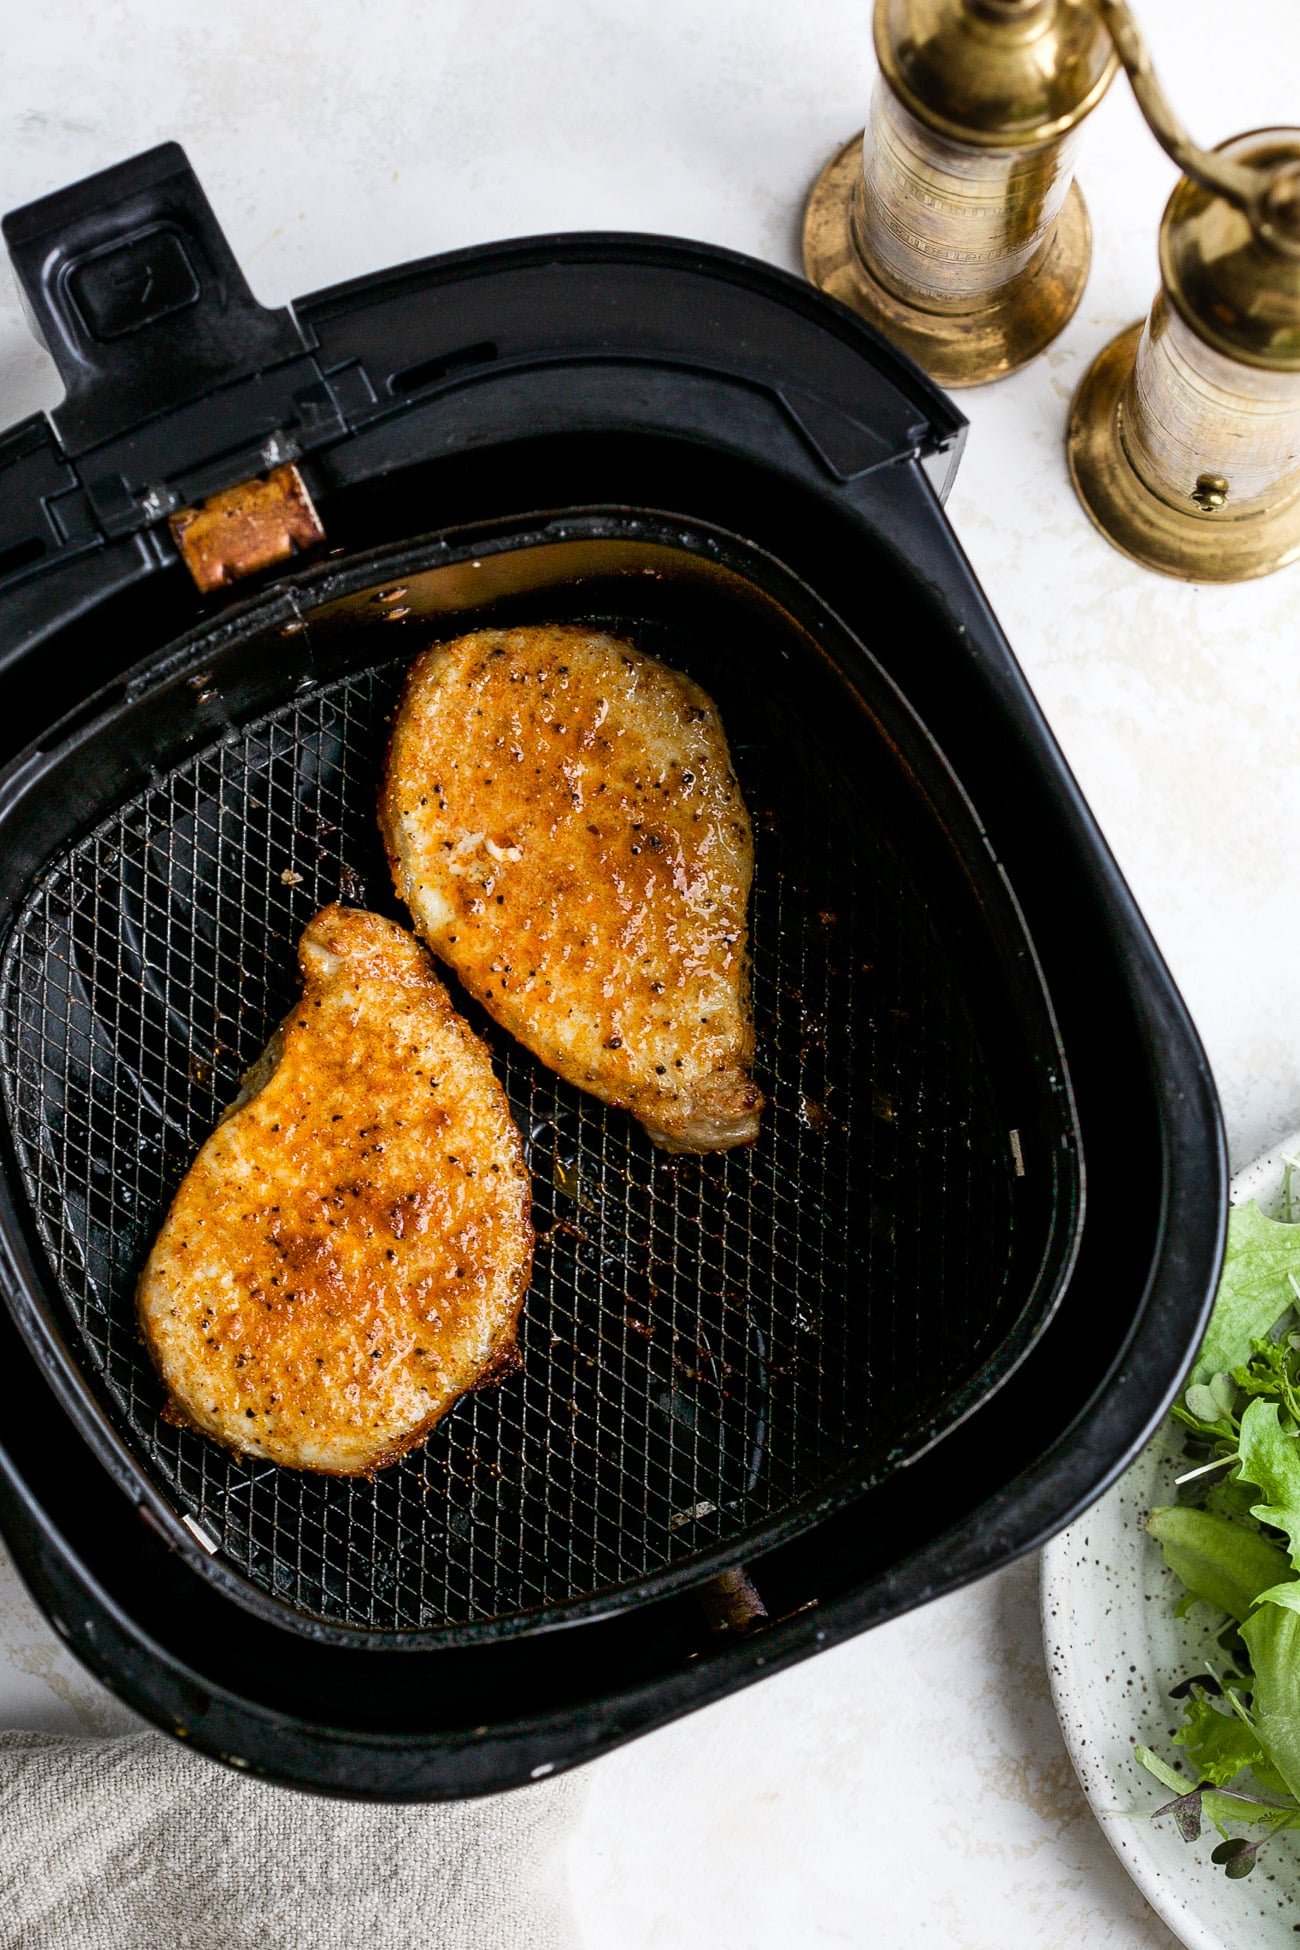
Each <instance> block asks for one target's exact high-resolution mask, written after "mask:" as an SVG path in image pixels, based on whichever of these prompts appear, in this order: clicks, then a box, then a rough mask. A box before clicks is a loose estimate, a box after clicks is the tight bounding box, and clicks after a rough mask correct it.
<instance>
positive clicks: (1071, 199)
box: [803, 0, 1117, 386]
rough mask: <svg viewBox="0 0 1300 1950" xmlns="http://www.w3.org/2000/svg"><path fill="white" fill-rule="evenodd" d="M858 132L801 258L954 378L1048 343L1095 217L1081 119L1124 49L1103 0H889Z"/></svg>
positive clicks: (834, 165)
mask: <svg viewBox="0 0 1300 1950" xmlns="http://www.w3.org/2000/svg"><path fill="white" fill-rule="evenodd" d="M875 42H876V54H877V57H878V59H879V63H880V76H879V79H878V80H877V83H876V87H875V91H874V93H873V95H872V100H871V109H870V117H869V120H868V124H867V128H866V130H865V132H864V133H863V135H862V136H861V137H855V138H854V140H853V141H852V142H850V143H847V144H846V145H845V147H844V148H843V149H841V150H840V152H839V154H838V155H836V156H835V157H833V158H832V160H831V161H830V163H828V164H827V166H826V168H825V169H824V170H823V171H822V174H821V176H820V177H819V178H818V181H817V183H816V185H815V187H814V189H813V192H812V195H811V197H810V198H809V202H808V208H807V212H806V214H805V219H804V236H803V252H804V269H805V271H806V273H807V275H808V277H809V278H810V279H811V281H812V282H813V283H814V284H816V285H819V286H820V287H821V288H822V290H823V291H829V292H830V293H831V295H832V296H833V297H836V298H839V299H840V300H842V302H843V303H845V304H847V305H849V306H850V307H851V308H852V309H853V310H854V311H856V312H858V313H859V314H860V315H861V316H862V317H864V318H866V319H868V320H869V321H870V322H871V323H872V324H873V325H876V326H878V327H879V329H880V330H881V331H882V332H884V334H885V335H886V337H887V338H889V339H892V340H893V342H894V343H895V344H896V345H898V346H900V347H901V348H902V350H903V351H904V352H907V353H910V354H911V356H912V357H913V358H914V359H915V360H916V362H917V364H918V365H920V366H923V367H924V369H925V370H926V371H927V372H928V373H930V374H931V376H932V377H933V378H935V379H937V380H938V381H939V382H940V384H941V385H945V386H971V385H975V384H976V383H977V382H979V381H980V380H985V379H996V378H997V377H999V376H1000V375H1001V374H1002V373H1007V372H1012V371H1014V370H1015V368H1016V367H1017V366H1021V365H1024V363H1025V362H1026V360H1028V359H1032V358H1033V357H1034V355H1035V353H1038V352H1041V351H1042V350H1043V348H1044V346H1046V345H1049V344H1050V343H1051V341H1052V340H1053V339H1054V338H1055V337H1056V335H1057V333H1058V332H1059V331H1060V330H1061V329H1062V327H1063V326H1064V325H1065V324H1066V323H1067V321H1068V320H1069V318H1070V317H1071V315H1072V313H1073V312H1074V309H1075V306H1076V305H1077V304H1078V302H1079V299H1080V297H1081V296H1082V293H1083V287H1084V284H1085V282H1086V280H1087V276H1088V265H1089V262H1090V260H1091V256H1092V231H1091V227H1090V225H1089V222H1088V213H1087V210H1086V209H1085V207H1084V202H1083V198H1082V196H1081V195H1080V193H1079V189H1078V186H1077V184H1076V183H1075V182H1074V161H1075V150H1076V146H1077V141H1078V134H1079V129H1080V125H1081V123H1082V122H1083V120H1084V118H1085V116H1086V115H1088V114H1089V112H1090V111H1091V110H1092V109H1093V108H1095V107H1096V105H1097V103H1098V102H1099V101H1100V100H1101V98H1102V96H1103V95H1104V94H1105V92H1106V89H1107V88H1108V87H1109V85H1110V82H1111V79H1112V77H1113V75H1114V73H1115V69H1116V65H1117V61H1116V53H1115V48H1114V45H1113V42H1112V40H1111V36H1110V34H1109V33H1108V32H1107V30H1106V27H1105V25H1104V23H1103V21H1102V18H1101V15H1100V14H1099V12H1098V10H1097V7H1096V5H1095V4H1094V0H876V8H875Z"/></svg>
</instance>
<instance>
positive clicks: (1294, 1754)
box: [1241, 1603, 1300, 1801]
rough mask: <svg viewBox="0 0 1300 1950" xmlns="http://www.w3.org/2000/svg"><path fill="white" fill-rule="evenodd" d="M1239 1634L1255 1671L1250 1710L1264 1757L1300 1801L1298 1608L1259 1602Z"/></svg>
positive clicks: (1299, 1646)
mask: <svg viewBox="0 0 1300 1950" xmlns="http://www.w3.org/2000/svg"><path fill="white" fill-rule="evenodd" d="M1241 1636H1242V1638H1243V1639H1244V1640H1245V1641H1246V1648H1247V1650H1248V1651H1249V1653H1250V1663H1251V1666H1252V1668H1253V1673H1254V1684H1253V1686H1252V1689H1251V1712H1252V1716H1253V1718H1254V1721H1255V1724H1256V1726H1257V1727H1258V1729H1259V1734H1260V1738H1261V1739H1262V1741H1263V1742H1264V1745H1265V1748H1266V1750H1267V1752H1268V1756H1269V1759H1270V1760H1271V1761H1272V1763H1273V1765H1274V1767H1275V1768H1276V1769H1277V1771H1278V1773H1279V1774H1280V1775H1281V1776H1282V1779H1283V1780H1284V1781H1285V1782H1286V1785H1287V1787H1288V1789H1289V1790H1290V1792H1291V1794H1292V1795H1294V1796H1295V1798H1296V1799H1297V1801H1300V1610H1293V1609H1292V1607H1291V1606H1290V1605H1289V1604H1287V1605H1279V1604H1276V1603H1273V1604H1265V1605H1260V1607H1259V1609H1258V1610H1257V1611H1256V1612H1255V1613H1254V1615H1253V1617H1251V1618H1248V1619H1247V1621H1246V1623H1245V1624H1244V1625H1243V1626H1242V1628H1241Z"/></svg>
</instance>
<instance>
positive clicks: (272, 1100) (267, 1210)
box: [139, 907, 533, 1476]
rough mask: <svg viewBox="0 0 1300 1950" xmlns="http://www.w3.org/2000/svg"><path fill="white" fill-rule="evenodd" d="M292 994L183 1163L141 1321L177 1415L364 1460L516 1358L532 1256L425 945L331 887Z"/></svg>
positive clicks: (489, 1117)
mask: <svg viewBox="0 0 1300 1950" xmlns="http://www.w3.org/2000/svg"><path fill="white" fill-rule="evenodd" d="M298 959H299V962H300V964H301V967H302V975H303V992H302V999H301V1001H300V1002H299V1003H298V1004H297V1006H296V1007H295V1008H294V1009H292V1010H291V1011H290V1013H289V1015H288V1016H287V1017H286V1019H285V1021H284V1023H283V1025H282V1026H281V1028H280V1029H279V1030H278V1031H277V1033H276V1035H275V1036H274V1037H273V1038H272V1041H271V1043H270V1045H269V1046H268V1049H267V1050H266V1052H265V1054H264V1056H263V1057H262V1059H261V1060H260V1061H259V1063H258V1064H256V1065H255V1066H254V1068H253V1070H251V1071H250V1072H249V1075H248V1077H247V1078H246V1080H245V1086H244V1091H243V1093H242V1094H241V1097H240V1098H239V1100H238V1101H237V1103H236V1104H235V1105H234V1107H233V1108H232V1109H231V1110H230V1111H229V1112H227V1114H226V1116H225V1118H224V1119H223V1120H222V1122H221V1123H220V1124H219V1125H218V1126H217V1128H216V1130H215V1131H214V1132H213V1133H212V1136H211V1137H210V1138H209V1139H208V1140H207V1142H206V1144H205V1145H204V1146H203V1149H202V1150H201V1151H200V1152H199V1155H198V1157H197V1158H196V1159H195V1160H194V1163H193V1164H192V1165H191V1166H190V1169H189V1171H188V1173H187V1174H186V1177H185V1179H184V1180H183V1182H182V1184H181V1187H180V1190H179V1191H178V1192H177V1194H176V1197H175V1198H174V1199H173V1201H172V1206H171V1210H170V1211H169V1212H168V1214H167V1217H166V1220H165V1221H164V1223H163V1228H162V1231H161V1232H160V1233H159V1235H158V1239H157V1241H156V1243H155V1245H154V1248H153V1251H152V1252H151V1253H150V1255H149V1261H148V1264H147V1265H146V1267H145V1269H144V1273H143V1275H142V1277H141V1280H140V1288H139V1312H140V1322H141V1325H142V1327H143V1330H144V1336H145V1340H146V1341H147V1343H148V1345H149V1348H150V1351H151V1352H152V1354H153V1357H154V1359H155V1361H156V1362H157V1364H158V1367H159V1369H160V1370H161V1373H162V1376H163V1379H164V1381H165V1382H166V1384H167V1387H168V1390H169V1392H170V1396H171V1412H172V1414H173V1416H174V1417H175V1418H176V1419H179V1420H181V1421H184V1422H186V1423H189V1424H191V1425H192V1426H193V1427H194V1428H196V1429H201V1430H203V1431H204V1433H205V1434H207V1435H211V1436H214V1437H215V1438H216V1440H217V1441H218V1442H223V1443H227V1444H228V1445H229V1446H230V1447H231V1448H232V1449H240V1450H244V1451H246V1452H247V1453H249V1454H250V1455H254V1456H264V1457H267V1458H269V1459H270V1460H271V1461H272V1462H277V1463H284V1464H286V1465H288V1466H289V1467H290V1468H293V1469H315V1470H324V1471H327V1472H329V1473H331V1474H335V1475H341V1476H352V1475H362V1474H365V1473H368V1472H369V1471H371V1470H375V1469H379V1468H381V1467H382V1466H383V1465H384V1464H385V1463H389V1462H393V1461H395V1460H396V1458H397V1457H398V1456H400V1455H401V1454H402V1453H403V1452H404V1451H405V1450H407V1449H409V1448H411V1447H413V1445H414V1444H416V1443H417V1442H420V1441H422V1440H423V1438H424V1437H425V1436H426V1435H427V1434H428V1433H429V1431H430V1430H431V1429H432V1427H433V1425H434V1423H435V1422H436V1421H438V1419H439V1417H440V1416H442V1415H444V1414H445V1413H446V1412H447V1410H448V1409H449V1408H450V1407H451V1405H452V1403H453V1402H455V1401H456V1399H457V1398H458V1397H459V1396H460V1395H463V1394H464V1393H465V1392H466V1390H467V1389H470V1388H474V1387H477V1386H478V1385H479V1383H481V1382H482V1381H484V1380H486V1379H488V1378H489V1377H490V1376H491V1375H492V1374H493V1372H494V1371H497V1370H499V1369H501V1368H503V1367H505V1366H508V1365H510V1363H511V1357H512V1355H513V1349H514V1338H515V1328H516V1324H517V1321H518V1317H519V1309H520V1307H521V1305H522V1304H523V1297H524V1293H525V1290H526V1288H527V1285H528V1276H529V1271H530V1267H531V1263H532V1249H533V1232H532V1225H531V1222H530V1219H529V1205H530V1198H529V1183H528V1175H527V1172H526V1171H525V1168H524V1159H523V1146H522V1144H521V1142H520V1138H519V1132H518V1131H517V1129H516V1128H515V1124H514V1121H513V1119H512V1118H511V1115H510V1107H509V1105H508V1104H507V1102H506V1096H505V1092H504V1091H503V1090H502V1088H501V1085H500V1084H499V1083H498V1081H497V1079H496V1077H495V1075H494V1074H493V1071H492V1067H491V1065H490V1063H489V1062H488V1056H487V1051H486V1050H485V1049H484V1047H483V1045H482V1043H481V1042H480V1041H479V1039H478V1037H477V1036H475V1035H474V1034H473V1032H472V1031H471V1030H470V1028H469V1027H468V1025H467V1024H466V1023H465V1022H463V1021H462V1019H461V1018H460V1016H459V1015H458V1014H457V1013H456V1011H455V1009H454V1008H453V1007H452V1005H451V1002H450V1000H449V998H448V996H447V992H446V990H445V989H444V988H443V986H442V983H441V982H440V981H439V980H438V978H437V976H436V975H435V974H434V971H433V967H432V965H431V963H430V961H429V957H428V956H427V955H426V954H425V952H424V950H423V948H421V947H420V945H419V943H418V942H416V941H414V940H413V939H412V938H411V936H410V935H409V934H408V933H407V932H406V930H405V929H404V928H400V927H398V926H397V925H396V923H394V922H392V921H385V920H381V919H380V917H379V916H378V915H377V914H366V913H361V912H357V911H355V910H349V909H345V908H341V907H327V908H325V909H324V910H323V911H322V912H321V913H319V914H318V915H317V916H316V917H315V919H314V920H313V921H311V922H310V923H309V924H308V926H307V928H306V930H305V931H304V933H303V936H302V940H301V942H300V943H299V948H298Z"/></svg>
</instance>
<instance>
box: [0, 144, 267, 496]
mask: <svg viewBox="0 0 1300 1950" xmlns="http://www.w3.org/2000/svg"><path fill="white" fill-rule="evenodd" d="M3 231H4V238H5V243H6V244H7V246H8V249H9V255H10V257H11V259H12V260H13V266H14V271H15V274H16V276H17V279H18V284H19V288H20V290H21V292H22V295H23V299H24V302H25V305H26V309H27V312H28V317H29V319H30V322H31V324H32V328H33V330H34V331H35V333H36V335H37V337H38V338H39V339H40V340H41V341H42V343H43V344H44V345H45V346H46V347H47V348H48V350H49V352H50V354H51V356H52V357H53V359H54V362H55V364H56V365H57V367H58V369H59V373H60V375H61V377H62V379H63V382H64V385H65V387H66V389H67V397H66V398H65V400H64V402H63V404H62V406H60V407H59V408H58V410H57V411H56V412H55V413H54V415H53V416H52V417H53V420H54V424H55V427H56V429H57V432H58V435H59V438H60V440H61V441H62V443H63V447H64V449H65V451H66V452H67V453H68V454H69V455H70V456H74V457H75V456H76V455H78V454H81V453H84V452H85V451H86V450H87V449H88V448H90V447H94V446H97V445H99V444H100V443H101V442H102V441H105V440H111V439H113V438H115V437H116V436H117V435H119V434H122V433H125V432H127V431H128V430H129V429H130V428H131V427H133V426H136V425H138V424H139V422H140V421H141V420H142V419H145V418H146V417H148V416H150V415H152V414H155V413H163V412H166V411H167V410H169V409H171V408H174V407H177V406H183V405H185V404H186V403H187V402H189V401H190V400H193V399H195V398H197V397H199V396H200V395H201V394H204V393H206V392H208V391H210V390H211V389H212V388H213V387H216V386H220V385H223V384H225V383H227V382H228V381H230V380H235V379H243V378H247V377H249V376H250V375H252V374H254V373H257V372H260V371H262V370H264V369H265V368H266V367H268V366H272V365H276V364H278V363H279V362H280V361H282V360H284V359H291V358H294V357H295V356H298V355H300V354H301V353H302V352H303V350H304V343H303V338H302V334H301V332H300V331H299V329H298V326H297V324H296V323H295V321H294V318H293V315H292V313H291V312H289V311H287V310H285V311H268V310H267V309H266V308H265V307H264V306H262V305H259V304H258V302H257V300H256V299H255V298H254V296H253V294H252V292H251V291H250V290H249V287H248V284H247V282H246V281H245V278H244V275H243V273H242V271H241V270H240V268H239V266H238V264H237V263H236V261H235V257H234V253H233V252H232V251H231V248H230V246H229V244H228V243H227V242H226V239H225V236H224V234H223V232H222V229H221V226H220V224H219V223H218V222H217V219H216V217H215V216H214V214H213V211H212V206H211V204H210V203H209V202H208V199H207V197H206V196H205V195H204V194H203V190H202V188H201V186H200V184H199V180H198V178H197V177H196V176H195V174H194V171H193V170H192V169H191V168H190V165H189V161H188V158H187V157H186V154H185V151H184V150H183V149H182V148H181V146H180V144H179V143H177V142H164V143H161V144H160V145H159V146H158V147H157V148H156V149H148V150H146V151H145V152H144V154H143V155H139V156H133V157H132V158H131V159H130V160H129V161H127V162H123V163H118V164H116V165H115V166H114V167H113V168H111V169H105V170H102V171H101V172H100V173H99V174H98V175H97V176H88V177H86V178H85V179H84V181H82V182H80V183H73V184H71V185H70V186H69V187H68V188H67V189H64V190H57V191H55V192H54V194H53V195H51V196H44V197H41V198H40V199H39V200H38V201H37V202H35V203H28V204H26V205H25V206H24V207H23V208H22V209H19V210H14V211H11V212H10V214H9V215H8V216H7V217H5V219H4V222H3Z"/></svg>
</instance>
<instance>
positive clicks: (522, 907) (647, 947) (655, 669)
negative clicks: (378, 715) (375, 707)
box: [380, 625, 763, 1151]
mask: <svg viewBox="0 0 1300 1950" xmlns="http://www.w3.org/2000/svg"><path fill="white" fill-rule="evenodd" d="M380 825H381V827H382V829H383V833H384V838H385V841H386V844H387V847H388V853H389V858H390V861H391V863H392V868H393V876H394V879H395V881H396V883H397V888H398V891H399V893H400V894H401V896H402V898H403V899H404V900H405V901H406V903H407V905H408V906H409V908H410V910H411V913H412V914H413V915H414V917H415V924H416V927H417V929H418V931H419V932H420V934H421V935H422V936H423V937H424V939H425V940H426V941H427V942H428V943H429V946H430V947H431V948H433V949H434V951H435V952H436V953H437V954H439V955H440V956H442V958H443V960H444V961H447V962H449V963H450V965H451V966H452V967H453V968H454V969H455V971H456V973H457V975H458V976H459V977H460V979H461V981H462V982H463V983H464V984H465V986H466V988H467V989H468V990H469V991H470V992H471V994H473V995H475V996H476V997H477V998H478V1000H479V1001H480V1002H481V1003H482V1004H483V1005H484V1007H485V1008H486V1009H488V1010H489V1011H490V1013H491V1014H492V1015H493V1016H495V1017H496V1019H497V1021H498V1022H499V1023H501V1025H502V1026H503V1028H505V1029H507V1030H509V1032H510V1033H511V1035H512V1036H515V1037H517V1038H518V1040H519V1041H520V1042H521V1043H523V1044H525V1045H526V1047H527V1048H529V1049H530V1050H532V1051H533V1052H534V1054H535V1055H537V1056H539V1057H540V1058H541V1060H542V1061H543V1062H544V1063H546V1064H549V1066H550V1067H551V1069H553V1070H556V1071H558V1072H559V1074H560V1075H561V1076H563V1077H566V1078H568V1080H569V1081H570V1082H571V1083H575V1084H577V1085H579V1086H580V1087H581V1088H582V1089H584V1090H589V1091H591V1092H592V1093H593V1095H595V1096H597V1097H600V1098H603V1099H604V1101H605V1102H606V1103H609V1104H617V1105H620V1106H621V1107H622V1108H623V1109H625V1110H629V1111H631V1112H632V1113H633V1115H634V1116H636V1117H638V1118H640V1120H641V1122H642V1123H643V1124H644V1125H645V1127H646V1129H647V1130H648V1131H649V1133H650V1136H651V1137H652V1138H653V1139H654V1140H655V1142H656V1143H657V1144H661V1145H665V1146H667V1147H668V1148H669V1149H671V1150H678V1151H716V1150H726V1149H728V1148H729V1147H730V1146H732V1145H736V1144H747V1143H749V1142H750V1141H751V1140H752V1139H753V1138H754V1137H756V1136H757V1134H758V1120H759V1112H760V1111H761V1109H762V1103H763V1100H762V1096H761V1094H760V1092H759V1090H758V1088H757V1086H756V1085H755V1083H754V1082H753V1079H752V1077H751V1075H750V1065H751V1063H752V1061H753V1055H754V1032H753V1025H752V1022H751V1019H750V1010H749V993H748V991H749V982H748V960H747V955H746V908H747V906H748V901H749V888H750V881H751V879H752V877H753V838H752V834H751V831H750V823H749V814H748V812H747V811H746V808H745V802H744V800H743V798H742V797H741V793H740V787H739V786H738V785H737V783H736V778H735V774H734V773H733V771H732V768H731V758H730V754H729V753H728V750H727V741H726V738H725V736H724V735H723V730H722V725H721V723H720V721H719V718H718V713H717V710H716V708H715V706H714V704H713V702H712V700H711V699H710V698H709V697H708V696H707V695H706V694H705V692H703V691H702V690H701V689H700V688H699V686H698V684H694V683H692V682H691V680H690V678H688V677H684V676H683V675H682V674H681V672H680V671H676V670H669V669H668V668H667V666H666V665H664V664H661V663H658V662H656V660H655V659H654V658H653V657H647V656H643V655H642V654H641V653H640V652H639V651H637V650H635V649H634V648H633V647H632V645H631V644H630V643H626V642H624V641H623V640H622V639H621V638H619V637H615V636H609V635H606V634H605V633H604V632H602V631H597V630H590V629H583V628H579V627H575V626H571V625H556V626H552V627H546V628H532V629H515V630H479V631H477V632H475V633H474V634H473V635H471V636H463V637H459V638H457V640H456V641H455V642H453V643H441V644H436V645H434V647H433V648H432V649H429V650H426V651H425V652H424V654H423V655H422V656H421V657H420V658H418V659H417V661H416V663H415V666H414V668H413V669H412V671H411V674H410V677H409V679H408V681H407V685H406V690H405V693H404V695H403V698H402V701H401V704H400V706H399V709H398V713H397V718H396V722H395V724H394V726H393V735H392V741H391V744H390V746H389V752H388V769H387V774H386V777H385V780H384V786H383V792H382V796H381V802H380Z"/></svg>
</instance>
